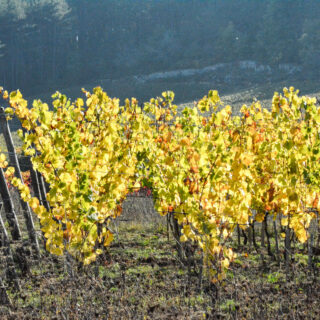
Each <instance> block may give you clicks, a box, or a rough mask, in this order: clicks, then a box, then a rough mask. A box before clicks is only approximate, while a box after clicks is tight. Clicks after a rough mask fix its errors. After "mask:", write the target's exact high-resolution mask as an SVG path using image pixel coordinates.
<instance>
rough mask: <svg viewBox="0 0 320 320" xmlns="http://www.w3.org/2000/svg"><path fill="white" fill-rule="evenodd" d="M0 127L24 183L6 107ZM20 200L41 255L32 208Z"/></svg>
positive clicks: (36, 247) (0, 117)
mask: <svg viewBox="0 0 320 320" xmlns="http://www.w3.org/2000/svg"><path fill="white" fill-rule="evenodd" d="M0 127H1V128H2V133H3V135H4V138H5V141H6V145H7V149H8V153H9V159H10V163H11V164H12V165H13V166H14V168H15V176H16V177H17V178H19V179H20V180H21V182H22V183H23V178H22V174H21V171H20V165H19V161H18V157H17V154H16V152H15V148H14V144H13V140H12V136H11V132H10V128H9V124H8V121H7V119H6V114H5V112H4V108H0ZM20 202H21V207H22V210H23V214H24V218H25V221H26V225H27V229H28V234H29V238H30V241H31V243H32V246H33V247H34V250H35V251H36V253H37V255H38V256H39V255H40V248H39V243H38V238H37V233H36V230H35V227H34V223H33V218H32V213H31V208H30V206H29V204H28V203H27V202H24V201H23V200H22V199H21V198H20Z"/></svg>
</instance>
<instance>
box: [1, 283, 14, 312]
mask: <svg viewBox="0 0 320 320" xmlns="http://www.w3.org/2000/svg"><path fill="white" fill-rule="evenodd" d="M0 305H3V306H11V305H12V303H11V300H10V298H9V296H8V294H7V291H6V287H5V286H4V283H3V281H2V278H1V277H0Z"/></svg>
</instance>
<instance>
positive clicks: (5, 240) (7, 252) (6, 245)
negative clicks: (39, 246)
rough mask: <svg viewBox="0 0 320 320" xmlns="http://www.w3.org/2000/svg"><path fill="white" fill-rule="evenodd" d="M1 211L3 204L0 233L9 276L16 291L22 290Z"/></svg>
mask: <svg viewBox="0 0 320 320" xmlns="http://www.w3.org/2000/svg"><path fill="white" fill-rule="evenodd" d="M1 211H2V204H0V231H1V233H2V238H3V246H4V248H5V256H6V260H7V274H8V275H9V277H10V280H11V281H12V282H13V283H14V286H15V288H16V290H20V284H19V281H18V276H17V273H16V270H15V266H14V260H13V255H12V251H11V247H10V239H9V236H8V232H7V229H6V226H5V224H4V222H3V220H2V216H1Z"/></svg>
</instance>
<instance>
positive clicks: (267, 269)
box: [0, 222, 320, 320]
mask: <svg viewBox="0 0 320 320" xmlns="http://www.w3.org/2000/svg"><path fill="white" fill-rule="evenodd" d="M117 230H118V232H117V237H116V238H115V241H114V242H113V244H112V245H111V247H110V249H109V251H108V254H107V255H106V258H105V259H104V260H103V261H100V264H99V267H98V269H99V275H98V276H95V273H97V269H96V266H90V267H87V268H86V269H81V270H78V269H77V266H76V265H75V264H74V263H73V262H72V263H71V265H70V264H69V265H68V264H66V261H65V260H63V259H57V258H54V257H53V256H47V257H46V258H44V259H42V260H41V262H40V263H39V264H38V265H34V266H33V267H32V269H31V273H30V274H28V275H27V276H25V277H24V278H23V279H22V281H21V287H22V290H21V292H20V293H18V294H15V293H14V292H13V291H12V292H11V293H10V298H11V301H12V305H13V306H12V308H11V310H10V312H9V311H8V310H7V309H6V308H5V307H2V308H1V309H0V315H1V319H74V320H76V319H317V317H318V315H319V299H320V296H319V293H320V284H319V275H311V274H310V273H309V271H308V267H307V256H306V255H305V254H303V253H300V254H296V255H295V257H294V260H293V261H292V268H291V269H290V274H289V275H288V274H286V272H285V268H284V266H281V265H280V267H279V266H278V264H277V263H276V262H274V261H272V259H271V258H270V257H268V256H267V255H266V253H263V251H260V254H257V252H255V251H254V250H251V252H250V250H249V248H246V249H244V248H239V249H238V250H237V253H238V258H237V259H236V261H235V263H234V264H233V265H232V267H231V269H230V271H229V272H228V275H227V279H226V280H225V281H224V282H222V283H221V286H220V288H219V289H218V290H217V287H216V286H215V285H214V284H210V283H209V282H208V281H207V280H206V279H205V274H204V275H203V277H204V278H203V281H202V282H201V281H199V276H198V275H197V274H196V273H195V272H194V270H192V269H191V270H189V272H188V270H187V268H186V267H183V266H182V265H181V264H180V262H179V259H178V258H177V255H176V250H175V243H174V241H173V239H172V236H171V235H170V236H169V240H168V235H167V231H166V225H165V224H164V223H162V224H161V223H157V224H156V225H154V224H150V225H149V226H148V227H146V226H145V225H143V223H136V222H121V223H120V224H119V226H118V228H117ZM299 251H300V252H301V248H298V247H297V253H298V252H299ZM261 253H263V255H262V254H261ZM262 256H263V257H264V258H263V261H262V260H261V257H262ZM71 269H72V270H71ZM318 269H319V265H318ZM70 270H71V271H72V272H71V274H70ZM68 271H69V273H68ZM72 273H73V275H72Z"/></svg>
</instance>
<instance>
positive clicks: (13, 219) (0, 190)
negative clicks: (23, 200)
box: [0, 168, 21, 240]
mask: <svg viewBox="0 0 320 320" xmlns="http://www.w3.org/2000/svg"><path fill="white" fill-rule="evenodd" d="M0 195H1V198H2V201H3V207H4V211H5V213H6V218H7V221H8V223H9V227H10V231H11V236H12V239H13V240H19V239H20V238H21V231H20V227H19V222H18V219H17V215H16V213H15V210H14V206H13V202H12V200H11V196H10V191H9V188H8V185H7V183H6V177H5V175H4V171H3V169H2V168H0Z"/></svg>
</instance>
